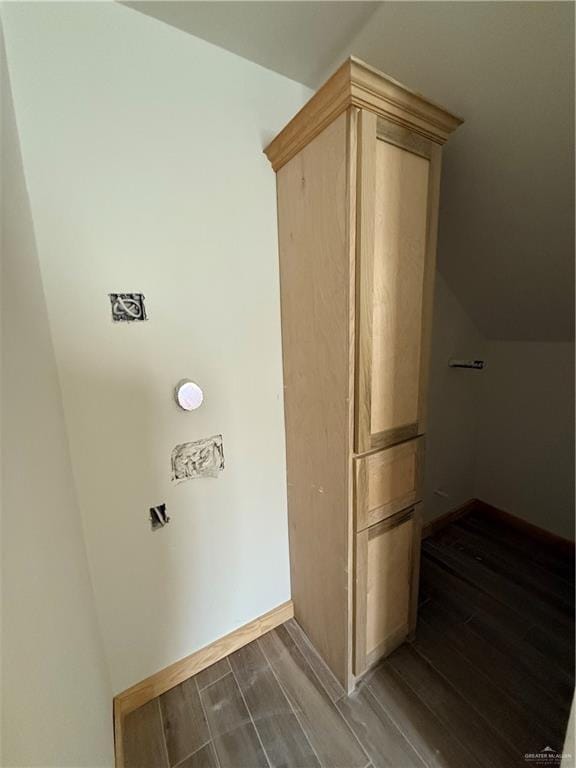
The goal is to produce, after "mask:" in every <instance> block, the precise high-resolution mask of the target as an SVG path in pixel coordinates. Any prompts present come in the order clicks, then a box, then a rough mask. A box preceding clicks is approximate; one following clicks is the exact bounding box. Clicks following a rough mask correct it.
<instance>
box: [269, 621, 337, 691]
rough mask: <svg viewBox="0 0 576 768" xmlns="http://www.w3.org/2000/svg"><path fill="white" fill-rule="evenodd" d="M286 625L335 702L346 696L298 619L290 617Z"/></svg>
mask: <svg viewBox="0 0 576 768" xmlns="http://www.w3.org/2000/svg"><path fill="white" fill-rule="evenodd" d="M284 626H285V627H286V629H287V630H288V633H289V634H290V636H291V637H292V640H294V642H295V643H296V645H297V646H298V650H299V651H300V653H301V654H302V655H303V656H304V658H305V659H306V661H307V662H308V664H309V665H310V667H311V668H312V670H313V672H315V673H316V676H317V677H318V679H319V680H320V682H321V683H322V685H323V686H324V688H325V689H326V693H327V694H328V696H330V698H331V699H332V701H334V702H336V701H338V699H341V698H342V696H344V695H345V693H346V692H345V691H344V688H343V687H342V685H341V684H340V683H339V682H338V680H337V679H336V678H335V677H334V675H333V674H332V672H331V671H330V670H329V669H328V667H327V666H326V664H325V662H324V661H323V660H322V658H321V657H320V656H319V654H318V652H317V651H316V649H315V648H314V646H313V645H312V644H311V642H310V640H309V639H308V638H307V637H306V635H305V633H304V632H303V631H302V629H301V628H300V627H299V625H298V624H297V623H296V621H294V619H290V620H289V621H287V622H286V623H285V624H284Z"/></svg>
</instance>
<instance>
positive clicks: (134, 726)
mask: <svg viewBox="0 0 576 768" xmlns="http://www.w3.org/2000/svg"><path fill="white" fill-rule="evenodd" d="M122 731H123V742H124V766H125V768H168V754H167V752H166V744H165V742H164V729H163V727H162V716H161V714H160V702H159V701H158V699H152V701H149V702H148V703H147V704H144V706H142V707H139V708H138V709H135V710H134V711H133V712H129V713H128V714H127V715H125V717H124V722H123V728H122Z"/></svg>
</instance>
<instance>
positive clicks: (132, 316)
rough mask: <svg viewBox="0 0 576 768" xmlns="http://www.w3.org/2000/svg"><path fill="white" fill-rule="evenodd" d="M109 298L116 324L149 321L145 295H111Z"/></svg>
mask: <svg viewBox="0 0 576 768" xmlns="http://www.w3.org/2000/svg"><path fill="white" fill-rule="evenodd" d="M108 296H109V297H110V305H111V307H112V320H113V321H114V322H115V323H134V322H137V321H138V320H147V319H148V318H147V316H146V306H145V304H144V294H143V293H109V294H108Z"/></svg>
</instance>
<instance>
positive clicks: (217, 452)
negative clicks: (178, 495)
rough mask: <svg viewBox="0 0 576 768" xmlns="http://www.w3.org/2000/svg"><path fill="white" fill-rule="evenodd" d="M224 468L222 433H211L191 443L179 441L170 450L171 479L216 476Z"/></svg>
mask: <svg viewBox="0 0 576 768" xmlns="http://www.w3.org/2000/svg"><path fill="white" fill-rule="evenodd" d="M223 469H224V446H223V443H222V435H213V437H206V438H204V439H203V440H196V441H195V442H193V443H181V444H180V445H177V446H176V447H175V448H174V450H173V451H172V480H173V481H175V482H181V481H182V480H194V479H195V478H198V477H217V476H218V473H219V472H222V470H223Z"/></svg>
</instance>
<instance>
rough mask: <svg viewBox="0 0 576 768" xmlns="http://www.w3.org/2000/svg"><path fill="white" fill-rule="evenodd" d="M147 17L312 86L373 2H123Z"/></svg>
mask: <svg viewBox="0 0 576 768" xmlns="http://www.w3.org/2000/svg"><path fill="white" fill-rule="evenodd" d="M123 5H127V6H129V7H131V8H135V9H137V10H139V11H142V13H146V14H147V15H148V16H154V17H155V18H157V19H160V20H161V21H164V22H166V23H167V24H171V25H172V26H173V27H177V28H178V29H182V30H183V31H185V32H189V33H190V34H192V35H195V36H196V37H201V38H203V39H204V40H207V41H208V42H210V43H214V44H215V45H218V46H220V47H221V48H226V49H227V50H228V51H232V52H233V53H237V54H238V55H239V56H243V57H244V58H245V59H249V60H250V61H254V62H256V64H261V65H262V66H264V67H266V68H267V69H272V70H274V71H275V72H279V73H280V74H282V75H286V77H289V78H290V79H292V80H296V81H297V82H299V83H303V84H304V85H309V86H310V87H311V88H315V87H316V86H317V85H318V80H319V78H320V77H321V76H322V73H323V72H324V71H325V70H326V69H327V68H330V66H331V65H332V63H333V61H334V59H336V58H338V56H339V54H340V52H341V51H342V49H343V48H344V46H345V45H346V44H347V43H348V42H349V41H350V40H351V39H352V37H353V36H354V35H355V34H356V33H357V32H358V31H359V30H360V29H361V28H362V27H363V26H364V24H365V23H366V21H367V20H368V19H369V18H370V16H371V15H372V14H373V13H374V12H375V11H376V10H377V9H378V8H379V6H380V3H378V2H361V1H360V0H359V2H345V1H343V2H339V1H337V2H329V1H327V2H306V1H301V2H282V1H281V0H280V1H279V2H276V0H269V2H258V1H257V0H255V1H254V2H226V1H225V0H224V1H223V2H215V1H214V0H212V2H201V1H200V2H186V0H143V1H138V0H136V1H134V2H130V1H128V2H124V3H123Z"/></svg>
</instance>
